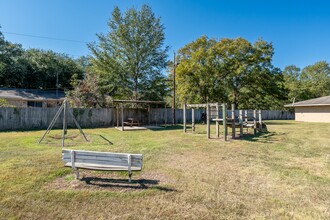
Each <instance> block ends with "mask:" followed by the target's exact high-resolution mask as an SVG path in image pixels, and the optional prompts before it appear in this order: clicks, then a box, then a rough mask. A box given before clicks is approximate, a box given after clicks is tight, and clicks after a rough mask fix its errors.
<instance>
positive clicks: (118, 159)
mask: <svg viewBox="0 0 330 220" xmlns="http://www.w3.org/2000/svg"><path fill="white" fill-rule="evenodd" d="M142 158H143V156H142V154H128V153H111V152H98V151H84V150H68V149H63V150H62V160H63V162H64V166H66V167H72V169H73V171H74V172H75V175H76V179H78V178H79V169H89V170H103V171H127V172H128V177H129V178H128V180H129V182H131V176H132V171H141V170H142Z"/></svg>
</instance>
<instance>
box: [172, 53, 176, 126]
mask: <svg viewBox="0 0 330 220" xmlns="http://www.w3.org/2000/svg"><path fill="white" fill-rule="evenodd" d="M175 69H176V61H175V52H174V57H173V125H176V118H175V90H176V85H175V74H176V73H175Z"/></svg>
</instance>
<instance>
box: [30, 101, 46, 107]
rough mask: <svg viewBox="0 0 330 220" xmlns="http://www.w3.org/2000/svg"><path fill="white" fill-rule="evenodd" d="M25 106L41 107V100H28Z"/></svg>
mask: <svg viewBox="0 0 330 220" xmlns="http://www.w3.org/2000/svg"><path fill="white" fill-rule="evenodd" d="M27 106H28V107H39V108H42V102H33V101H28V103H27Z"/></svg>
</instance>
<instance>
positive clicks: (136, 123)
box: [124, 118, 141, 127]
mask: <svg viewBox="0 0 330 220" xmlns="http://www.w3.org/2000/svg"><path fill="white" fill-rule="evenodd" d="M127 120H128V121H125V122H124V125H129V126H131V127H132V126H140V125H141V123H140V121H139V120H138V119H136V118H128V119H127Z"/></svg>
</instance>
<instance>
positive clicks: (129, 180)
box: [128, 173, 132, 183]
mask: <svg viewBox="0 0 330 220" xmlns="http://www.w3.org/2000/svg"><path fill="white" fill-rule="evenodd" d="M128 182H129V183H130V182H132V173H128Z"/></svg>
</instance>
